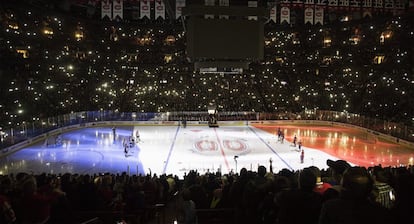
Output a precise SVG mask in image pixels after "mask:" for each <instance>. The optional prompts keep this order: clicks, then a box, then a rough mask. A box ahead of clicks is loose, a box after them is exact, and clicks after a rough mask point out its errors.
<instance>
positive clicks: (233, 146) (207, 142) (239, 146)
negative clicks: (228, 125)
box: [194, 139, 248, 154]
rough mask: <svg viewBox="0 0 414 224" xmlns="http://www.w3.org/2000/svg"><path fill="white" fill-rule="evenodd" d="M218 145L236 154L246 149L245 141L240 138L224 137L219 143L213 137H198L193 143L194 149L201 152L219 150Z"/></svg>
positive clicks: (242, 152)
mask: <svg viewBox="0 0 414 224" xmlns="http://www.w3.org/2000/svg"><path fill="white" fill-rule="evenodd" d="M220 147H222V148H223V150H224V151H226V152H233V153H236V154H244V153H246V152H247V151H248V150H247V149H248V147H247V145H246V143H245V142H243V141H242V140H240V139H225V140H223V141H222V142H221V145H220V144H219V142H218V141H217V140H214V139H200V140H197V141H196V142H195V144H194V148H195V151H196V152H198V153H203V154H206V153H207V154H208V153H214V152H217V151H219V150H220Z"/></svg>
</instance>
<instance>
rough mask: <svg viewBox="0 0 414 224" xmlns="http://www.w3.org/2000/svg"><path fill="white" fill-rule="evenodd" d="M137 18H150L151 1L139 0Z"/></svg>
mask: <svg viewBox="0 0 414 224" xmlns="http://www.w3.org/2000/svg"><path fill="white" fill-rule="evenodd" d="M139 9H140V10H139V18H141V19H143V18H145V17H147V18H148V19H151V3H150V1H149V0H141V1H140V4H139Z"/></svg>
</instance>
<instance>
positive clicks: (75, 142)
mask: <svg viewBox="0 0 414 224" xmlns="http://www.w3.org/2000/svg"><path fill="white" fill-rule="evenodd" d="M271 130H275V128H274V127H273V128H272V129H271ZM282 130H283V131H284V133H285V135H286V139H285V140H284V141H283V143H282V142H280V141H278V138H277V135H276V134H275V133H274V132H273V131H269V129H268V128H267V129H266V128H257V127H253V126H222V127H219V128H209V127H208V126H187V127H186V128H183V127H179V126H118V127H115V128H113V127H92V128H83V129H78V130H74V131H70V132H66V133H62V134H61V135H59V136H52V137H51V138H49V139H47V140H44V141H41V142H38V143H36V144H33V145H31V146H29V147H26V148H24V149H22V150H20V151H18V152H16V153H13V154H10V155H8V156H6V157H3V158H1V159H0V164H1V165H0V172H1V173H3V174H7V173H17V172H29V173H30V172H33V173H42V172H47V173H55V174H59V173H66V172H70V173H79V174H85V173H90V174H91V173H105V172H111V173H122V172H127V173H129V174H131V175H132V174H148V173H152V174H154V173H156V174H163V173H166V174H176V175H178V176H180V177H182V176H183V175H184V174H185V173H186V172H188V171H189V170H198V171H199V172H200V173H204V172H208V171H209V172H213V171H214V172H215V171H217V170H219V169H220V170H221V172H222V173H229V172H234V171H235V170H236V169H237V170H240V169H241V168H243V167H245V168H247V169H248V170H257V167H258V165H259V164H260V165H265V166H266V167H267V168H268V170H269V169H270V160H271V161H272V167H273V171H274V172H277V171H279V170H281V169H284V168H287V169H291V170H297V169H301V168H303V167H308V166H312V165H314V166H317V167H320V168H326V167H327V165H326V160H327V159H333V160H336V159H339V158H343V156H342V154H340V153H335V152H331V151H329V150H326V149H324V147H321V145H322V146H327V144H328V146H329V144H331V146H330V149H332V148H335V147H336V148H338V146H336V145H335V142H333V141H334V140H335V139H336V138H338V136H336V137H335V133H334V132H336V130H335V129H332V130H325V131H328V132H331V137H330V139H326V138H320V139H319V140H318V138H315V139H312V138H311V136H322V135H323V134H321V133H319V134H318V131H317V130H312V127H304V128H302V129H289V127H282ZM309 130H312V131H311V132H309ZM307 133H308V134H307ZM345 133H346V132H345ZM296 134H297V135H298V137H299V138H300V139H301V140H302V141H303V147H302V149H304V160H303V163H301V159H300V152H299V150H298V146H296V147H295V146H293V144H292V142H291V140H292V136H293V135H296ZM137 135H139V138H138V137H137ZM307 135H309V136H307ZM361 138H362V137H361ZM132 139H133V140H132ZM346 139H348V140H349V141H350V142H355V137H353V138H350V136H348V137H347V138H346ZM357 140H358V139H357ZM315 141H321V142H319V143H318V144H315ZM343 141H344V137H343V136H342V137H341V136H339V139H338V142H339V144H340V145H341V144H342V145H343V143H344V142H343ZM361 142H364V141H363V140H361ZM345 144H348V143H346V142H345ZM349 144H350V143H349ZM365 144H366V145H367V144H372V145H375V147H379V146H380V144H379V142H368V143H367V142H365ZM125 145H127V147H125ZM366 145H365V149H364V148H361V149H357V150H355V151H356V152H358V151H359V150H361V151H362V152H363V151H365V150H367V148H366V147H367V146H366ZM351 146H352V148H354V146H353V145H349V147H351ZM312 147H314V148H312ZM362 147H364V146H362ZM125 148H126V149H127V151H128V152H127V153H125ZM368 150H369V149H368ZM384 150H387V149H384ZM328 153H329V154H328ZM358 155H363V154H361V153H359V154H358V153H357V154H355V155H351V158H352V157H358ZM404 155H405V157H407V158H408V159H409V157H412V156H413V151H406V153H405V154H404ZM344 159H347V158H344ZM374 159H375V158H374ZM348 161H349V160H348ZM355 161H358V160H355ZM350 162H351V163H352V161H350ZM371 163H372V162H371ZM354 164H355V163H354ZM356 165H361V164H356Z"/></svg>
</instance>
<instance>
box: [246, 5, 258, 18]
mask: <svg viewBox="0 0 414 224" xmlns="http://www.w3.org/2000/svg"><path fill="white" fill-rule="evenodd" d="M247 7H250V8H256V7H257V1H248V2H247ZM247 18H248V20H257V16H248V17H247Z"/></svg>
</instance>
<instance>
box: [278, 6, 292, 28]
mask: <svg viewBox="0 0 414 224" xmlns="http://www.w3.org/2000/svg"><path fill="white" fill-rule="evenodd" d="M284 22H286V23H287V24H290V9H289V8H288V7H282V8H281V9H280V24H282V23H284Z"/></svg>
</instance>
